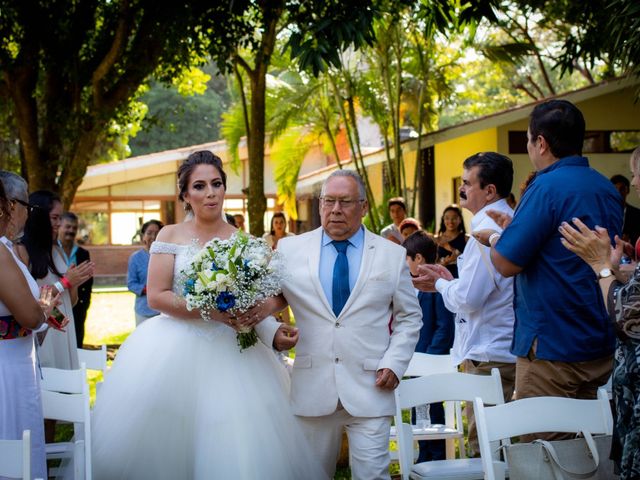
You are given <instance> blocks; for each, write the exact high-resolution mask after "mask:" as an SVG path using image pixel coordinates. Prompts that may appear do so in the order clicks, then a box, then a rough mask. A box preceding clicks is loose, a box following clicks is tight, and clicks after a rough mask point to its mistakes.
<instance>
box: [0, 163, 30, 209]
mask: <svg viewBox="0 0 640 480" xmlns="http://www.w3.org/2000/svg"><path fill="white" fill-rule="evenodd" d="M0 182H2V186H3V187H4V190H5V192H6V193H7V198H8V199H10V200H11V199H13V198H17V199H18V200H22V201H23V202H28V201H29V185H27V182H26V180H25V179H24V178H22V177H21V176H20V175H18V174H16V173H13V172H8V171H7V170H0Z"/></svg>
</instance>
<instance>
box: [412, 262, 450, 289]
mask: <svg viewBox="0 0 640 480" xmlns="http://www.w3.org/2000/svg"><path fill="white" fill-rule="evenodd" d="M418 273H419V274H420V275H419V276H418V277H414V278H413V279H412V281H413V286H414V287H415V288H417V289H418V290H420V291H422V292H435V291H436V286H435V285H436V282H437V281H438V280H439V279H440V278H443V279H444V280H453V275H452V274H451V272H450V271H449V270H447V268H446V267H444V266H443V265H431V264H425V265H418Z"/></svg>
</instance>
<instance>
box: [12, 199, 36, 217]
mask: <svg viewBox="0 0 640 480" xmlns="http://www.w3.org/2000/svg"><path fill="white" fill-rule="evenodd" d="M11 201H12V202H16V203H19V204H20V205H22V206H23V207H24V208H26V209H27V211H28V212H29V213H31V212H33V210H34V209H35V208H38V207H36V206H35V205H31V204H30V203H28V202H25V201H24V200H20V199H19V198H12V199H11Z"/></svg>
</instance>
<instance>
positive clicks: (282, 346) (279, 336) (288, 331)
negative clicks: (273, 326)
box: [273, 323, 299, 352]
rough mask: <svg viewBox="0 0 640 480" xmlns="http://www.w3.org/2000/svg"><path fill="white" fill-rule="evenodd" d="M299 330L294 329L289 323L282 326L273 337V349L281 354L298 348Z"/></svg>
mask: <svg viewBox="0 0 640 480" xmlns="http://www.w3.org/2000/svg"><path fill="white" fill-rule="evenodd" d="M298 336H299V333H298V329H297V328H296V327H292V326H291V325H289V324H287V323H283V324H282V325H280V328H278V330H276V334H275V335H274V336H273V348H275V349H276V350H278V351H279V352H281V351H283V350H289V349H290V348H293V347H295V346H296V343H298Z"/></svg>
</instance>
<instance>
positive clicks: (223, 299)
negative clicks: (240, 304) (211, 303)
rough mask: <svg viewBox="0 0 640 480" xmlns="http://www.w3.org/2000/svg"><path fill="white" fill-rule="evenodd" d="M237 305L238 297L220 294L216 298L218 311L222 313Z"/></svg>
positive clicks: (224, 293) (226, 293)
mask: <svg viewBox="0 0 640 480" xmlns="http://www.w3.org/2000/svg"><path fill="white" fill-rule="evenodd" d="M235 304H236V297H234V296H233V295H232V294H230V293H229V292H220V293H219V294H218V298H216V305H217V307H218V310H219V311H221V312H226V311H227V310H229V309H230V308H233V307H234V306H235Z"/></svg>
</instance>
